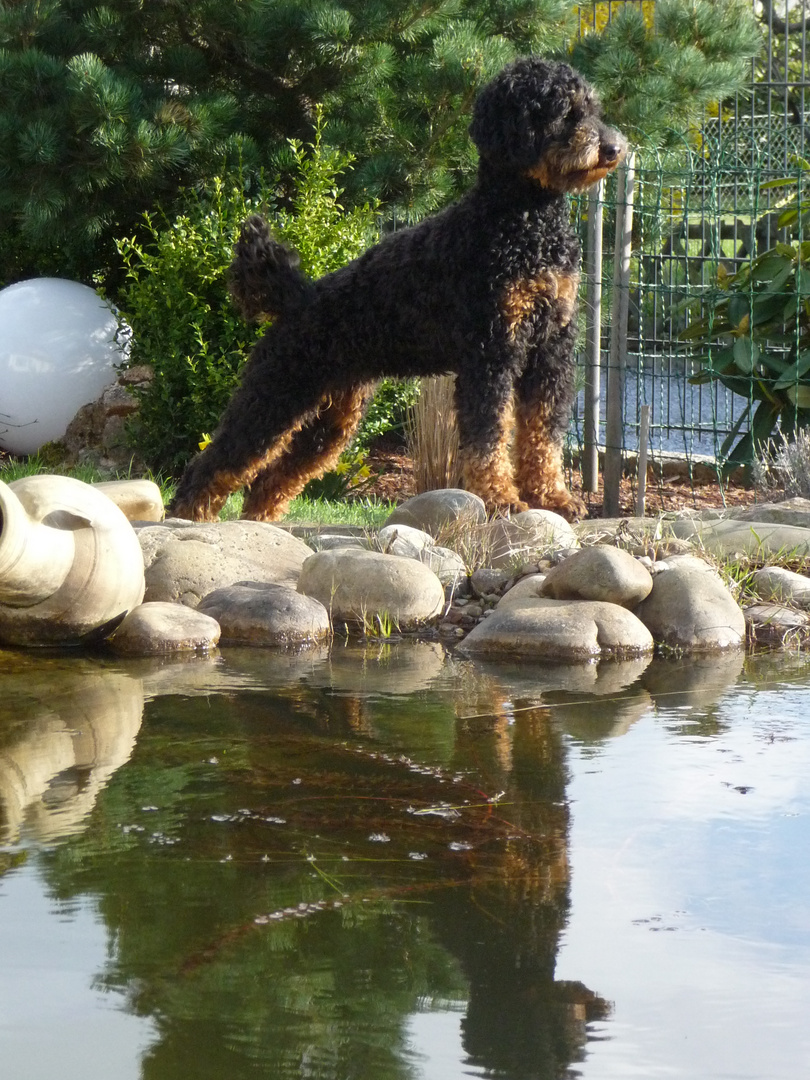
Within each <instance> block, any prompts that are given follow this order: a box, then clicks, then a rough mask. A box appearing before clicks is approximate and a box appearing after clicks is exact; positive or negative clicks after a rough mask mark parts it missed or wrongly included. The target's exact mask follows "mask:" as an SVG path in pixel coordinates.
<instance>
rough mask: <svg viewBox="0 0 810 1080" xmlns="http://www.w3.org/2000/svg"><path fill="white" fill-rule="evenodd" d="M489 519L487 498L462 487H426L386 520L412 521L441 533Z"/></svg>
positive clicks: (415, 524) (412, 524) (432, 531)
mask: <svg viewBox="0 0 810 1080" xmlns="http://www.w3.org/2000/svg"><path fill="white" fill-rule="evenodd" d="M486 520H487V510H486V506H485V505H484V500H483V499H481V498H479V496H478V495H473V494H472V492H470V491H464V490H463V489H462V488H441V489H439V490H438V491H423V492H422V494H421V495H415V496H414V497H413V498H412V499H407V500H406V501H405V502H404V503H401V504H400V505H399V506H398V507H397V508H396V509H395V510H394V511H393V513H392V514H391V515H390V516H389V517H388V519H387V521H386V522H385V524H386V525H411V526H412V527H413V528H415V529H421V530H423V531H424V532H426V533H430V535H431V536H433V537H438V536H440V535H441V534H442V533H443V532H445V531H446V530H447V529H448V528H449V527H452V526H455V525H458V524H482V523H483V522H484V521H486Z"/></svg>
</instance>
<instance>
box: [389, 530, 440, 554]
mask: <svg viewBox="0 0 810 1080" xmlns="http://www.w3.org/2000/svg"><path fill="white" fill-rule="evenodd" d="M377 542H378V543H379V545H380V550H381V551H383V552H384V553H385V554H386V555H401V556H402V557H403V558H405V559H418V558H419V555H420V553H421V552H422V551H424V550H425V548H428V547H433V546H434V544H435V541H434V539H433V537H432V536H431V535H430V533H427V532H425V531H424V530H423V529H415V528H413V526H411V525H383V527H382V528H381V529H380V531H379V532H378V533H377Z"/></svg>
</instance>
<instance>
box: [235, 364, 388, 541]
mask: <svg viewBox="0 0 810 1080" xmlns="http://www.w3.org/2000/svg"><path fill="white" fill-rule="evenodd" d="M373 391H374V384H367V385H365V386H355V387H351V388H349V389H348V390H343V391H340V392H339V393H334V394H332V395H330V396H328V397H325V398H324V399H323V400H322V401H321V404H320V405H319V407H318V411H317V412H316V413H315V415H314V416H313V417H311V418H310V419H309V420H307V422H306V423H305V424H304V425H303V426H302V427H300V428H298V430H297V431H295V432H294V433H293V434H292V437H291V438H290V439H289V441H288V443H287V446H286V448H285V450H284V451H283V453H281V454H280V455H278V456H277V457H275V458H274V460H273V461H272V463H271V464H270V465H268V466H267V468H265V469H263V470H262V471H261V472H260V473H259V474H258V475H257V476H256V478H255V479H254V480H253V481H252V483H251V484H250V486H249V488H248V490H247V491H246V493H245V504H244V508H243V510H242V516H243V517H245V518H250V519H251V520H253V521H278V519H279V518H280V517H283V515H284V513H285V512H286V510H287V507H288V506H289V504H290V501H291V500H292V499H294V498H295V496H296V495H299V494H300V493H301V491H302V490H303V488H304V487H305V486H306V484H307V482H308V481H309V480H312V479H313V478H314V477H316V476H321V475H322V474H323V473H325V472H328V471H329V470H330V469H333V468H334V467H335V466H336V465H337V463H338V459H339V458H340V455H341V452H342V451H343V450H344V449H345V447H346V446H348V444H349V442H350V441H351V438H352V435H353V434H354V433H355V431H356V430H357V427H358V425H359V423H360V421H361V420H362V418H363V413H364V412H365V410H366V405H367V404H368V402H369V400H370V398H371V395H372V393H373Z"/></svg>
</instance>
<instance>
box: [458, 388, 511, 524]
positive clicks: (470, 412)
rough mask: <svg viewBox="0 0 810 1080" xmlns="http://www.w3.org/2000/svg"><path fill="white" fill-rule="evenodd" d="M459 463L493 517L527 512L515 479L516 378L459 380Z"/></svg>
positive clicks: (468, 484) (468, 486) (469, 485)
mask: <svg viewBox="0 0 810 1080" xmlns="http://www.w3.org/2000/svg"><path fill="white" fill-rule="evenodd" d="M456 419H457V422H458V434H459V451H458V452H459V462H460V464H461V475H462V481H463V483H464V487H465V488H466V489H467V490H468V491H472V492H473V493H474V494H476V495H480V497H481V498H482V499H483V500H484V503H485V505H486V508H487V510H488V511H489V512H490V513H494V512H498V511H499V512H501V513H517V512H519V511H521V510H526V509H528V504H527V503H525V502H523V500H522V499H521V497H520V494H519V493H518V489H517V486H516V484H515V481H514V477H513V469H512V459H511V454H510V441H511V437H512V426H513V419H514V416H513V409H512V378H511V375H508V374H505V373H502V372H499V373H498V378H497V379H495V380H493V379H490V380H489V381H483V382H482V380H481V379H480V377H478V378H476V377H475V373H473V374H472V375H471V374H470V373H468V372H466V371H464V372H462V373H461V374H460V375H459V376H458V377H457V378H456Z"/></svg>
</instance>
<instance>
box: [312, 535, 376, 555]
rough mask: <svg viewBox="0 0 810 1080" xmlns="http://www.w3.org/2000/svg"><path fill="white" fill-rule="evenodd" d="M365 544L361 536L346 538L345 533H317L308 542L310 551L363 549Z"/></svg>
mask: <svg viewBox="0 0 810 1080" xmlns="http://www.w3.org/2000/svg"><path fill="white" fill-rule="evenodd" d="M366 546H367V542H366V539H365V537H362V536H346V534H345V533H318V534H317V536H313V537H311V538H310V540H309V547H310V548H311V549H312V551H332V550H334V548H346V547H353V548H365V547H366Z"/></svg>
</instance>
